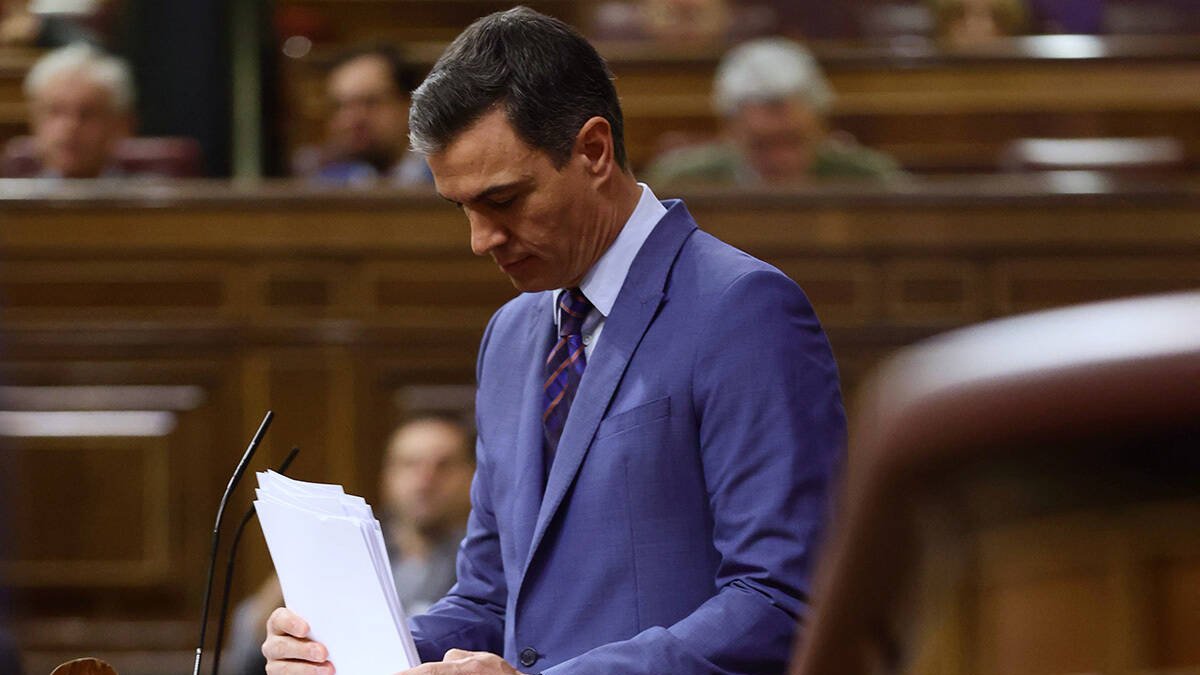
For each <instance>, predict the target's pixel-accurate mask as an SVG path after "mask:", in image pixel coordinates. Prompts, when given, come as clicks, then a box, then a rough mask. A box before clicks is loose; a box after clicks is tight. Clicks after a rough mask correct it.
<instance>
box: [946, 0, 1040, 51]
mask: <svg viewBox="0 0 1200 675" xmlns="http://www.w3.org/2000/svg"><path fill="white" fill-rule="evenodd" d="M930 6H931V7H932V9H933V14H934V21H935V23H936V26H937V35H938V39H939V40H941V41H942V42H943V43H945V44H946V45H948V46H951V47H958V48H969V47H976V46H979V45H986V44H989V43H992V42H995V41H997V40H999V39H1001V38H1005V37H1008V36H1012V35H1019V34H1022V33H1025V32H1027V31H1028V18H1027V12H1026V8H1025V2H1024V0H930Z"/></svg>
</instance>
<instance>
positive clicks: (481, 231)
mask: <svg viewBox="0 0 1200 675" xmlns="http://www.w3.org/2000/svg"><path fill="white" fill-rule="evenodd" d="M467 220H468V222H470V224H471V252H472V253H474V254H475V255H487V254H489V253H491V252H492V250H494V249H495V248H496V247H497V246H500V245H502V244H503V243H504V242H505V241H507V240H508V235H507V234H506V232H505V230H504V228H503V227H502V226H500V225H499V224H497V223H496V222H495V221H493V220H492V219H490V218H488V217H486V216H483V215H481V214H479V213H472V212H468V213H467Z"/></svg>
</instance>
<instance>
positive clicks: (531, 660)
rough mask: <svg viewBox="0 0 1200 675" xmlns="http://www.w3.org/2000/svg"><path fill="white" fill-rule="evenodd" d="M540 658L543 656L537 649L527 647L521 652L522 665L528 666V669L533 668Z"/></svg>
mask: <svg viewBox="0 0 1200 675" xmlns="http://www.w3.org/2000/svg"><path fill="white" fill-rule="evenodd" d="M539 656H541V655H540V654H538V653H537V650H536V649H534V648H533V647H526V648H525V649H522V650H521V655H520V659H521V665H523V666H527V667H528V666H532V665H533V664H535V663H537V660H538V657H539Z"/></svg>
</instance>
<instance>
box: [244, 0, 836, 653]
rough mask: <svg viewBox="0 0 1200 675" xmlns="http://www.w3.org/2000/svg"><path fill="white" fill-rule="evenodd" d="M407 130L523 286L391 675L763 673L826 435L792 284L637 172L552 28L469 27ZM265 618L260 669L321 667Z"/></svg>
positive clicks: (813, 329) (832, 426)
mask: <svg viewBox="0 0 1200 675" xmlns="http://www.w3.org/2000/svg"><path fill="white" fill-rule="evenodd" d="M411 127H412V141H413V145H414V147H415V149H416V150H418V151H420V152H422V153H424V154H425V155H426V156H427V157H428V159H429V165H430V168H431V169H432V170H433V173H434V177H435V179H436V183H437V189H438V192H439V193H440V194H442V196H444V197H445V198H446V199H448V200H450V201H451V202H453V203H455V204H456V205H457V206H458V207H459V208H460V209H461V210H462V211H463V212H464V213H465V215H466V217H467V220H468V222H469V224H470V235H471V247H472V249H473V250H474V252H475V253H477V254H479V255H490V256H491V257H492V258H493V259H494V260H495V261H496V263H497V264H498V265H499V266H500V267H501V269H502V270H503V271H504V272H505V274H507V275H508V276H509V278H510V279H511V280H512V282H513V284H514V285H515V286H516V287H517V288H518V289H519V290H521V291H525V293H523V294H522V295H520V296H518V297H517V298H516V299H514V300H513V301H511V302H509V303H508V304H506V305H505V306H504V307H502V308H501V309H500V310H499V311H498V312H497V313H496V315H495V316H494V317H493V318H492V320H491V322H490V323H489V325H488V327H487V331H486V332H485V334H484V338H483V343H482V345H481V347H480V353H479V361H478V367H477V377H478V387H479V388H478V395H477V400H476V414H477V416H478V417H477V422H478V430H479V437H478V447H477V457H478V468H477V470H476V475H475V480H474V484H473V486H472V513H471V517H470V521H469V524H468V529H467V535H466V538H465V539H464V540H463V544H462V547H461V549H460V552H459V557H458V583H457V584H456V585H455V587H454V588H453V589H451V591H450V592H449V593H448V594H447V595H446V597H445V598H443V599H442V600H441V601H439V602H438V603H437V604H435V605H434V606H433V607H432V608H431V609H430V611H429V612H428V613H427V614H425V615H422V616H418V617H415V618H414V619H413V621H412V627H413V634H414V637H415V638H416V640H417V645H418V649H419V650H420V653H421V657H422V659H424V660H425V661H427V663H425V664H424V665H422V666H420V667H418V668H415V669H413V670H411V671H409V672H410V673H412V674H413V675H451V674H458V675H464V674H467V673H477V674H483V673H496V674H500V673H506V674H512V673H516V672H518V671H517V670H516V669H517V668H520V669H521V671H520V672H524V673H544V674H545V675H551V674H552V673H553V674H557V673H564V674H567V673H569V674H571V675H591V674H593V673H595V674H597V675H599V674H601V673H605V674H607V673H623V674H640V673H645V674H647V675H650V674H657V675H663V674H672V675H686V674H693V673H695V674H700V673H780V672H782V671H783V670H784V668H785V664H786V660H787V657H788V655H789V651H790V645H791V641H792V638H793V635H794V633H795V630H796V625H797V622H798V621H801V620H802V619H803V617H804V615H805V612H806V606H807V597H808V593H809V590H810V589H809V587H810V569H811V566H812V563H813V561H814V557H815V554H816V546H817V545H818V543H819V540H820V535H821V530H822V526H823V524H824V522H825V521H826V519H827V516H828V510H829V502H830V486H831V483H832V480H833V475H834V473H835V471H836V469H837V467H838V465H839V463H840V461H841V456H842V450H843V446H844V441H845V438H844V436H845V421H844V416H843V412H842V406H841V401H840V396H839V392H838V384H837V373H836V367H835V365H834V362H833V357H832V354H831V353H830V350H829V346H828V343H827V341H826V339H825V335H824V333H823V332H822V330H821V328H820V325H819V324H818V322H817V319H816V317H815V315H814V314H813V311H812V308H811V307H810V306H809V304H808V301H807V300H806V299H805V297H804V294H803V293H802V292H801V291H800V289H799V287H797V286H796V284H795V283H793V282H792V281H791V280H789V279H788V278H787V277H786V276H784V275H783V274H782V273H781V272H779V271H778V270H776V269H774V268H773V267H771V266H769V265H767V264H765V263H763V262H761V261H758V260H755V259H754V258H752V257H750V256H748V255H746V254H745V253H742V252H740V251H738V250H736V249H734V248H732V247H730V246H728V245H726V244H723V243H721V242H720V241H718V240H716V239H714V238H713V237H711V236H709V235H707V234H705V233H704V232H702V231H700V230H698V229H697V226H696V223H695V222H694V221H693V220H692V217H691V216H690V215H689V214H688V212H687V209H686V208H685V207H684V205H683V204H682V203H681V202H679V201H668V202H659V201H658V200H657V199H655V197H654V195H653V194H652V193H651V191H650V189H649V187H647V186H644V185H641V184H639V183H637V182H636V180H635V179H634V177H633V176H632V175H631V174H630V173H629V172H628V170H627V169H626V159H625V151H624V147H623V141H622V119H621V111H620V106H619V104H618V102H617V97H616V92H615V90H614V88H613V85H612V82H611V76H610V74H609V72H608V70H607V67H606V66H605V64H604V62H603V60H602V59H601V58H600V57H599V56H598V55H597V54H596V52H595V50H594V49H593V48H592V47H591V46H590V45H589V44H588V43H587V42H586V40H584V39H583V38H582V37H580V36H579V35H578V34H577V33H576V32H575V31H573V30H572V29H571V28H569V27H567V26H566V25H565V24H563V23H561V22H559V21H557V20H554V19H550V18H548V17H545V16H542V15H540V14H537V13H535V12H532V11H530V10H528V9H524V8H518V9H514V10H510V11H508V12H504V13H500V14H495V15H492V16H489V17H486V18H484V19H481V20H480V21H478V22H476V23H475V24H473V25H472V26H471V27H469V28H468V29H467V30H466V31H465V32H464V33H463V34H462V35H461V36H459V38H458V39H456V40H455V42H454V43H453V44H452V45H451V46H450V47H449V49H448V50H447V52H446V53H445V54H444V55H443V56H442V58H441V59H440V60H439V61H438V63H437V64H436V65H435V66H434V69H433V71H432V73H431V74H430V75H429V77H428V78H427V79H426V81H425V83H424V84H423V85H422V86H421V87H420V88H419V89H418V90H417V92H416V93H415V94H414V100H413V108H412V118H411ZM268 626H269V629H270V633H271V636H270V637H269V638H268V639H267V641H266V642H265V643H264V645H263V651H264V653H265V654H266V655H267V656H268V658H269V659H270V661H269V664H268V672H270V673H279V674H282V673H289V674H291V673H327V672H330V668H331V664H329V663H327V662H325V658H326V651H325V649H324V647H323V646H322V645H320V644H318V643H315V642H312V641H310V640H307V639H306V638H305V635H306V634H307V625H306V624H305V623H304V621H303V620H302V619H301V618H300V617H298V616H296V615H295V614H293V613H291V612H289V611H287V610H285V609H280V610H276V613H275V614H274V615H272V618H271V620H270V622H269V624H268ZM439 659H440V660H439ZM334 665H336V664H334Z"/></svg>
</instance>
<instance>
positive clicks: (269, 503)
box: [254, 471, 421, 675]
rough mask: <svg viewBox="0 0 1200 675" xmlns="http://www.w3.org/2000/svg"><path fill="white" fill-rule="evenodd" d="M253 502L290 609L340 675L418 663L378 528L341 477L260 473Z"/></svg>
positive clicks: (371, 674)
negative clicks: (333, 480)
mask: <svg viewBox="0 0 1200 675" xmlns="http://www.w3.org/2000/svg"><path fill="white" fill-rule="evenodd" d="M255 493H256V495H257V497H258V499H257V500H256V501H255V502H254V508H255V509H256V510H257V511H258V520H259V522H260V523H261V524H262V530H263V536H264V537H265V538H266V540H267V548H268V549H270V551H271V560H272V561H273V562H274V563H275V571H276V572H278V574H279V583H280V584H281V585H282V586H283V600H284V603H285V604H286V605H287V606H288V609H291V610H292V611H294V612H296V613H297V614H299V615H300V616H302V617H304V619H305V620H306V621H308V625H309V627H310V628H311V632H310V633H309V637H311V638H312V639H313V640H316V641H317V642H320V643H322V644H324V645H325V646H326V647H328V648H329V660H330V661H331V662H332V663H333V665H334V668H336V669H337V672H338V675H380V673H396V672H400V671H402V670H407V669H408V668H412V667H414V666H417V665H419V664H420V662H421V661H420V657H418V656H417V648H416V645H414V644H413V639H412V635H411V634H410V633H409V632H408V621H407V617H406V616H405V614H404V608H403V607H401V606H400V600H399V598H398V597H397V595H396V582H395V581H394V580H393V578H392V566H391V563H390V562H389V561H388V554H387V548H386V547H385V546H384V543H383V531H382V530H381V529H380V527H379V521H378V520H376V519H375V516H374V514H373V513H372V512H371V507H370V506H369V505H368V504H367V502H366V500H364V499H363V498H362V497H356V496H354V495H348V494H346V493H345V491H343V490H342V486H340V485H327V484H324V483H305V482H303V481H298V480H292V479H291V478H288V477H287V476H283V475H281V474H278V473H275V472H274V471H267V472H262V473H259V474H258V490H256V491H255Z"/></svg>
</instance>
